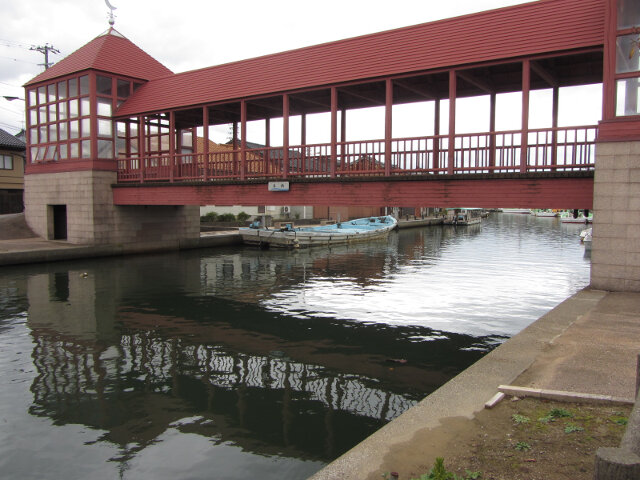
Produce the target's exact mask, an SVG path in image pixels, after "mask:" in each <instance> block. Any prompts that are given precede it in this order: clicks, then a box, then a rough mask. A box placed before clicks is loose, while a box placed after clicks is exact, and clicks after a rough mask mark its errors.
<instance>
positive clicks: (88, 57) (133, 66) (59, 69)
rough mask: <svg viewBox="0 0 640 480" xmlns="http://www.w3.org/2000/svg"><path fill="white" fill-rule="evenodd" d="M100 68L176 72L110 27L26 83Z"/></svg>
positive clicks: (152, 74) (136, 74)
mask: <svg viewBox="0 0 640 480" xmlns="http://www.w3.org/2000/svg"><path fill="white" fill-rule="evenodd" d="M88 69H93V70H101V71H104V72H109V73H113V74H116V75H123V76H126V77H132V78H139V79H141V80H151V79H154V78H158V77H166V76H167V75H173V72H172V71H171V70H169V69H168V68H167V67H165V66H164V65H162V64H161V63H160V62H158V61H157V60H156V59H154V58H153V57H152V56H151V55H149V54H148V53H146V52H144V51H143V50H142V49H140V47H138V46H136V45H135V44H134V43H133V42H131V41H130V40H128V39H126V38H125V37H123V36H122V35H121V34H120V33H119V32H118V31H117V30H115V29H113V28H110V29H109V30H108V31H107V32H106V33H104V34H103V35H100V36H98V37H96V38H94V39H93V40H92V41H90V42H89V43H87V44H86V45H85V46H83V47H81V48H79V49H78V50H76V51H75V52H73V53H72V54H71V55H69V56H67V57H65V58H63V59H62V60H60V61H59V62H58V63H56V64H54V65H53V66H52V67H51V68H49V69H47V70H45V71H44V72H42V73H41V74H40V75H38V76H37V77H35V78H33V79H31V80H30V81H29V82H28V83H27V84H26V85H33V84H36V83H40V82H44V81H47V80H51V79H53V78H58V77H63V76H65V75H70V74H73V73H77V72H81V71H83V70H88Z"/></svg>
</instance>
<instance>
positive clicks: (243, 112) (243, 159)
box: [240, 100, 247, 180]
mask: <svg viewBox="0 0 640 480" xmlns="http://www.w3.org/2000/svg"><path fill="white" fill-rule="evenodd" d="M246 175H247V102H246V100H240V180H244V179H245V177H246Z"/></svg>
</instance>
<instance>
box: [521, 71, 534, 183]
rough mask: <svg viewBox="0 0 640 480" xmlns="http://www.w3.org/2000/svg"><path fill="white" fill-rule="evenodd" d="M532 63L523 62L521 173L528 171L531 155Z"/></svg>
mask: <svg viewBox="0 0 640 480" xmlns="http://www.w3.org/2000/svg"><path fill="white" fill-rule="evenodd" d="M530 67H531V62H530V61H529V60H528V59H527V60H524V61H523V62H522V128H521V132H522V133H521V134H520V173H525V172H526V171H527V157H528V153H529V90H530V87H531V68H530Z"/></svg>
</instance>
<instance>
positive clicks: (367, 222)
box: [239, 215, 398, 248]
mask: <svg viewBox="0 0 640 480" xmlns="http://www.w3.org/2000/svg"><path fill="white" fill-rule="evenodd" d="M397 226H398V222H397V220H396V219H395V218H394V217H392V216H391V215H383V216H380V217H366V218H358V219H355V220H348V221H346V222H338V223H334V224H331V225H320V226H317V227H294V226H293V224H290V223H289V224H286V225H285V226H284V227H282V228H279V229H278V228H263V227H261V226H260V225H258V224H255V225H252V226H251V227H246V228H240V230H239V232H240V236H241V237H242V241H243V243H246V244H249V245H258V246H259V247H261V248H269V247H277V248H306V247H314V246H329V245H339V244H344V243H351V242H362V241H367V240H372V239H376V238H383V237H385V236H387V235H388V234H389V232H391V231H392V230H393V229H395V228H396V227H397Z"/></svg>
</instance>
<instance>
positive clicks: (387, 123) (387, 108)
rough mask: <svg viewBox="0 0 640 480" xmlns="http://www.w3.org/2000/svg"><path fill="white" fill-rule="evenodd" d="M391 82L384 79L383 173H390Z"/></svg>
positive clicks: (388, 79)
mask: <svg viewBox="0 0 640 480" xmlns="http://www.w3.org/2000/svg"><path fill="white" fill-rule="evenodd" d="M392 122H393V82H392V81H391V79H390V78H387V80H386V81H385V105H384V174H385V175H386V176H387V177H388V176H390V175H391V136H392V135H393V128H392V127H393V125H392Z"/></svg>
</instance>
